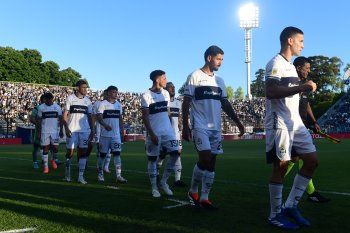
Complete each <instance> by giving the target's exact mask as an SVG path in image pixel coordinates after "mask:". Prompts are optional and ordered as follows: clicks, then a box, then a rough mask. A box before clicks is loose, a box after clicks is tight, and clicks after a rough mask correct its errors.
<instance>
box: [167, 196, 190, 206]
mask: <svg viewBox="0 0 350 233" xmlns="http://www.w3.org/2000/svg"><path fill="white" fill-rule="evenodd" d="M167 200H168V201H173V202H176V203H178V204H176V205H169V206H164V207H163V209H172V208H176V207H180V206H185V205H190V202H188V201H181V200H177V199H171V198H168V199H167Z"/></svg>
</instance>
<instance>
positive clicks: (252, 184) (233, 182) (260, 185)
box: [0, 156, 350, 233]
mask: <svg viewBox="0 0 350 233" xmlns="http://www.w3.org/2000/svg"><path fill="white" fill-rule="evenodd" d="M0 159H7V160H18V161H30V162H31V161H32V160H31V159H22V158H12V157H1V156H0ZM72 165H73V166H77V165H78V164H75V163H72ZM88 167H89V168H96V166H88ZM112 170H113V169H112ZM123 171H124V172H130V173H137V174H148V173H147V172H146V171H138V170H123ZM182 177H185V178H189V179H190V178H191V177H188V176H182ZM43 182H46V181H43ZM215 182H217V183H224V184H237V185H249V186H255V187H262V188H267V185H263V184H256V183H247V182H240V181H235V180H215ZM111 187H114V186H111ZM113 189H116V188H113ZM289 189H290V188H289ZM318 192H320V193H329V194H334V195H341V196H350V193H344V192H335V191H321V190H318ZM0 233H2V232H0Z"/></svg>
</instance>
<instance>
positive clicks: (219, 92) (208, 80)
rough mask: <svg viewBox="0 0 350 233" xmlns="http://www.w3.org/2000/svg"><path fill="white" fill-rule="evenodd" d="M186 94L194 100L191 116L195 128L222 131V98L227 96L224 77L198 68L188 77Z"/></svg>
mask: <svg viewBox="0 0 350 233" xmlns="http://www.w3.org/2000/svg"><path fill="white" fill-rule="evenodd" d="M184 95H185V96H186V97H189V98H191V100H192V101H191V107H190V116H191V124H192V128H193V129H195V128H197V129H206V130H216V131H221V100H222V99H226V98H227V93H226V86H225V82H224V80H223V79H222V78H220V77H219V76H217V75H216V74H214V76H209V75H207V74H206V73H204V72H203V71H202V70H200V69H199V70H196V71H194V72H193V73H192V74H190V75H189V76H188V78H187V82H186V86H185V92H184Z"/></svg>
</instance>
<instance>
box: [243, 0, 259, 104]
mask: <svg viewBox="0 0 350 233" xmlns="http://www.w3.org/2000/svg"><path fill="white" fill-rule="evenodd" d="M239 26H240V27H241V28H243V29H244V40H245V63H246V64H247V98H248V99H251V98H252V95H251V94H250V63H251V61H252V29H253V28H257V27H259V8H258V7H257V6H255V5H254V4H253V3H248V4H246V5H243V6H241V8H240V9H239Z"/></svg>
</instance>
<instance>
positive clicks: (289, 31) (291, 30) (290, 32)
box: [280, 27, 304, 47]
mask: <svg viewBox="0 0 350 233" xmlns="http://www.w3.org/2000/svg"><path fill="white" fill-rule="evenodd" d="M295 34H302V35H304V32H303V31H302V30H300V29H299V28H296V27H286V28H285V29H283V31H282V32H281V35H280V42H281V47H283V46H284V45H285V44H286V43H287V41H288V38H291V37H292V36H294V35H295Z"/></svg>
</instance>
